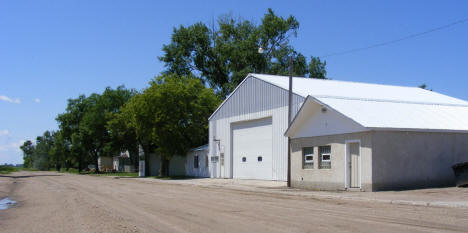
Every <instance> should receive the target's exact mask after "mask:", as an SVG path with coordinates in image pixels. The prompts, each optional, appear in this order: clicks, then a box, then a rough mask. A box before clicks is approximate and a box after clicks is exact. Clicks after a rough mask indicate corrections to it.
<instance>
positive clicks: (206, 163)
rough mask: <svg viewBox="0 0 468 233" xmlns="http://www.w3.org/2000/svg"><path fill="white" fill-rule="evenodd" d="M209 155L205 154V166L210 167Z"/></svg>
mask: <svg viewBox="0 0 468 233" xmlns="http://www.w3.org/2000/svg"><path fill="white" fill-rule="evenodd" d="M208 160H209V159H208V155H205V167H208Z"/></svg>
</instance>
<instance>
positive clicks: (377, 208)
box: [0, 172, 468, 232]
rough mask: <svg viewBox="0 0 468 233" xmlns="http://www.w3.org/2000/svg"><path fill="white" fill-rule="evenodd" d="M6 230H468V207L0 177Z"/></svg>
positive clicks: (104, 180)
mask: <svg viewBox="0 0 468 233" xmlns="http://www.w3.org/2000/svg"><path fill="white" fill-rule="evenodd" d="M6 196H9V197H11V198H12V199H14V200H16V201H17V204H16V205H15V206H14V207H12V208H10V209H7V210H0V231H1V232H468V209H463V208H441V207H423V206H405V205H391V204H384V203H375V202H369V203H367V202H354V201H342V200H322V199H313V198H304V197H295V196H289V195H285V194H268V193H257V192H249V191H240V190H226V189H222V188H216V187H197V186H192V185H184V184H171V183H158V182H147V181H145V179H139V178H135V179H113V178H109V177H96V176H86V175H71V174H61V173H54V172H18V173H13V174H10V175H2V176H0V199H1V198H4V197H6Z"/></svg>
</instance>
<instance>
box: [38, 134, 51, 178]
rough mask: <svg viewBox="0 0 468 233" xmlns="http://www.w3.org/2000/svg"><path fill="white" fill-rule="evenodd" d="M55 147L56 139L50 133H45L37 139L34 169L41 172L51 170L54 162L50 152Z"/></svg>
mask: <svg viewBox="0 0 468 233" xmlns="http://www.w3.org/2000/svg"><path fill="white" fill-rule="evenodd" d="M53 146H54V137H53V136H52V133H51V132H50V131H45V132H44V134H43V135H42V136H38V137H37V138H36V149H35V151H34V152H35V153H34V154H33V157H34V162H33V167H34V168H37V169H40V170H49V169H50V167H51V166H50V165H51V164H52V161H51V160H50V156H49V152H50V151H51V149H52V147H53Z"/></svg>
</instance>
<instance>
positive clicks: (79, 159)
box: [78, 155, 82, 173]
mask: <svg viewBox="0 0 468 233" xmlns="http://www.w3.org/2000/svg"><path fill="white" fill-rule="evenodd" d="M81 160H82V159H81V155H79V156H78V173H81V168H82V166H81V165H82V164H81V163H82V161H81Z"/></svg>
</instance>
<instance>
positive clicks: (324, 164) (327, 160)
mask: <svg viewBox="0 0 468 233" xmlns="http://www.w3.org/2000/svg"><path fill="white" fill-rule="evenodd" d="M319 153H320V156H319V160H320V161H319V168H324V169H329V168H331V146H320V147H319Z"/></svg>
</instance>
